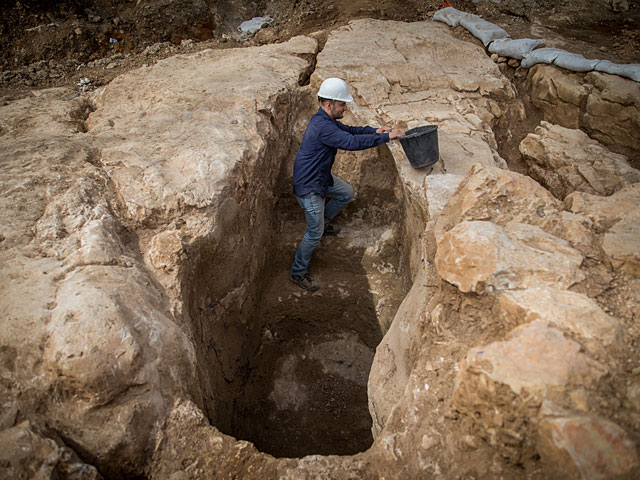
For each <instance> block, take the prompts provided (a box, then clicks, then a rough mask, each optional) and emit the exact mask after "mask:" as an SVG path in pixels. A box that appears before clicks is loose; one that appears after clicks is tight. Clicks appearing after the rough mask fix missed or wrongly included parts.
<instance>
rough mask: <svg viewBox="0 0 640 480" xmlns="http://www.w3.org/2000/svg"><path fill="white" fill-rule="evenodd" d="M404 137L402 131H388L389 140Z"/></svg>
mask: <svg viewBox="0 0 640 480" xmlns="http://www.w3.org/2000/svg"><path fill="white" fill-rule="evenodd" d="M405 135H406V133H405V131H404V130H390V131H389V140H393V139H394V138H398V137H404V136H405Z"/></svg>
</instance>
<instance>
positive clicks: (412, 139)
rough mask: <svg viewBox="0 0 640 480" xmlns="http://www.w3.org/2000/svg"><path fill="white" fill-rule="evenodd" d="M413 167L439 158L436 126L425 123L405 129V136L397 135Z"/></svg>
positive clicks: (422, 165) (434, 161)
mask: <svg viewBox="0 0 640 480" xmlns="http://www.w3.org/2000/svg"><path fill="white" fill-rule="evenodd" d="M398 140H400V144H401V145H402V148H403V149H404V153H406V154H407V158H408V159H409V162H410V163H411V166H412V167H413V168H422V167H428V166H429V165H433V164H434V163H436V162H437V161H438V159H439V158H440V152H439V151H438V126H437V125H425V126H422V127H416V128H412V129H411V130H407V132H406V136H404V137H398Z"/></svg>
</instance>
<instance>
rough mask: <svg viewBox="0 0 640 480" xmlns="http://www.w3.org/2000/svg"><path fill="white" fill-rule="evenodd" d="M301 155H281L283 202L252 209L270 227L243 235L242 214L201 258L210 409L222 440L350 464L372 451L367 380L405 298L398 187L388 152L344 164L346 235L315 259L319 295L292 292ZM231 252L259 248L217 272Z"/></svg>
mask: <svg viewBox="0 0 640 480" xmlns="http://www.w3.org/2000/svg"><path fill="white" fill-rule="evenodd" d="M308 112H309V110H307V111H305V112H304V115H308ZM307 118H308V117H307ZM296 149H297V142H296V141H295V140H294V141H292V142H291V145H290V146H289V148H288V150H287V151H286V152H284V151H281V152H280V154H281V155H282V156H281V159H280V160H279V161H280V162H281V165H282V170H281V173H280V175H279V177H278V178H276V179H275V181H274V182H273V187H272V188H273V189H274V191H275V192H277V195H275V196H272V197H271V199H269V198H270V197H269V195H268V194H265V200H264V202H259V201H258V202H256V204H257V205H258V206H259V207H260V210H259V211H258V212H257V217H258V218H263V219H264V222H263V225H260V226H254V227H253V228H251V229H250V231H248V232H243V231H242V230H241V229H240V228H239V227H237V225H242V224H243V218H244V217H242V214H240V213H239V214H238V215H237V216H236V220H235V222H233V223H234V225H236V230H233V229H231V230H230V232H231V234H230V238H227V239H225V241H223V242H221V243H220V244H219V245H217V246H215V245H214V246H210V247H208V249H207V248H203V251H202V252H201V254H200V260H201V262H200V264H199V265H198V266H197V267H196V269H195V275H196V278H197V279H198V281H197V282H194V285H196V287H195V289H194V291H193V292H191V308H190V317H191V320H192V323H193V325H192V329H193V331H194V336H195V338H196V340H197V355H198V368H199V372H198V373H199V377H200V382H201V385H202V388H203V392H204V399H203V407H204V410H205V411H206V412H207V414H208V416H209V418H210V421H211V423H212V424H213V425H215V426H216V427H218V428H219V429H220V430H221V431H222V432H224V433H226V434H228V435H231V436H233V437H235V438H237V439H242V440H249V441H251V442H253V443H254V444H255V445H256V447H257V448H258V449H260V450H261V451H263V452H266V453H269V454H272V455H274V456H276V457H301V456H304V455H309V454H322V455H330V454H338V455H349V454H354V453H357V452H361V451H364V450H366V449H367V448H368V447H369V446H370V445H371V443H372V441H373V438H372V434H371V425H372V420H371V417H370V414H369V411H368V402H367V381H368V377H369V371H370V368H371V364H372V361H373V356H374V353H375V348H376V346H377V344H378V343H379V342H380V340H381V339H382V337H383V335H384V333H385V332H386V330H387V329H388V328H389V326H390V324H391V321H392V320H393V316H394V314H395V312H396V310H397V308H398V306H399V305H400V302H401V301H402V299H403V298H404V295H405V294H406V292H407V290H408V287H409V279H408V271H407V268H406V266H405V263H406V254H405V253H404V251H403V246H402V239H403V238H404V237H405V233H404V226H403V221H402V220H401V219H402V218H403V214H402V211H403V201H402V194H401V187H400V186H399V183H398V178H397V175H396V171H395V167H394V165H393V160H392V158H391V155H390V153H389V151H388V149H387V148H386V147H384V146H383V147H380V148H377V149H371V150H367V151H365V152H357V153H342V154H339V156H338V159H337V161H336V165H335V166H334V173H336V174H337V175H339V176H340V177H341V178H343V179H344V180H346V181H347V182H349V183H350V184H351V185H352V186H353V187H354V189H355V190H356V198H355V200H354V201H353V202H352V203H351V204H350V205H348V206H347V208H346V210H345V211H344V212H343V213H342V214H341V216H340V217H339V218H338V219H336V223H337V224H339V225H340V226H341V227H342V228H343V230H342V232H341V234H340V235H339V236H338V237H325V238H323V239H322V241H321V243H320V245H319V247H318V248H317V249H316V251H315V252H314V257H313V260H312V263H311V266H310V272H311V273H312V274H313V276H314V278H316V279H317V280H318V282H319V283H320V284H321V288H320V290H318V291H316V292H307V291H304V290H302V289H300V288H299V287H298V286H296V285H293V284H292V283H291V282H290V281H289V267H290V265H291V261H292V259H293V255H294V253H295V248H296V245H297V242H298V241H299V240H300V238H301V237H302V234H303V233H304V223H305V220H304V212H303V211H302V209H301V208H300V207H299V206H298V204H297V202H296V200H295V197H294V196H293V194H292V193H291V183H290V182H291V180H290V175H291V168H292V161H293V158H294V157H295V150H296ZM282 158H284V160H282ZM276 161H277V160H276ZM268 189H269V187H268V182H267V188H265V189H264V191H265V192H266V191H268ZM258 194H259V189H258ZM239 211H242V209H239ZM245 215H247V217H250V216H251V214H249V213H246V214H245ZM253 215H256V212H254V214H253ZM251 235H253V236H254V242H251V241H247V240H246V238H245V237H247V236H249V237H251ZM256 235H259V236H260V237H261V238H263V240H262V241H259V240H255V238H256V237H255V236H256ZM226 242H229V244H234V242H235V244H236V245H237V248H236V251H237V250H238V249H242V248H244V247H245V246H246V245H248V244H252V243H253V244H252V248H248V249H247V250H245V253H246V255H242V254H240V255H237V256H234V255H233V254H231V253H229V252H231V250H228V251H227V252H226V253H228V254H229V256H228V257H227V260H228V261H227V262H226V263H225V264H221V263H220V259H221V256H222V257H223V258H224V255H225V251H223V250H222V249H223V248H225V247H224V245H225V244H226ZM216 259H218V262H217V263H216V261H215V260H216ZM234 262H237V263H234ZM212 265H217V266H216V267H212ZM243 269H244V271H243ZM253 272H255V274H254V273H253ZM198 277H199V278H198ZM243 279H252V281H251V282H248V281H247V282H244V283H243Z"/></svg>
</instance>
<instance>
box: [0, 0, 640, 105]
mask: <svg viewBox="0 0 640 480" xmlns="http://www.w3.org/2000/svg"><path fill="white" fill-rule="evenodd" d="M5 3H8V5H6V6H3V15H2V20H1V22H2V23H1V24H0V28H1V32H2V36H1V48H0V64H1V65H2V74H1V75H0V101H7V100H10V99H13V98H20V97H22V96H25V95H27V94H28V93H29V92H30V91H31V90H32V89H39V88H47V87H54V86H73V87H74V88H76V89H77V91H78V93H82V92H86V91H89V90H92V89H95V88H97V87H99V86H101V85H104V84H105V83H108V82H109V81H111V80H112V79H113V78H114V77H116V76H117V75H119V74H121V73H122V72H123V71H127V70H130V69H134V68H139V67H140V66H143V65H150V64H153V63H155V62H157V61H158V60H159V59H162V58H165V57H167V56H170V55H174V54H177V53H188V52H193V51H197V50H202V49H205V48H231V47H242V46H250V45H256V44H263V43H272V42H282V41H286V40H288V39H289V38H291V37H293V36H296V35H305V34H309V33H312V32H319V31H328V30H331V29H334V28H337V27H339V26H341V25H345V24H346V23H348V22H349V21H351V20H354V19H357V18H377V19H390V20H400V21H406V22H414V21H421V20H427V19H429V18H431V17H432V16H433V14H434V13H435V12H436V11H437V10H438V9H439V8H441V7H442V4H443V2H441V1H434V0H431V1H417V0H408V1H402V0H382V1H379V2H375V3H371V2H367V1H364V0H352V1H348V2H347V1H338V0H322V1H310V0H296V1H293V0H272V1H267V0H262V1H256V2H250V3H247V2H239V1H234V0H226V1H218V2H205V1H204V0H167V1H164V2H150V1H137V2H133V1H131V0H129V1H125V2H115V1H113V0H93V1H90V2H82V3H78V2H74V1H69V0H67V1H62V2H36V1H34V0H23V1H16V2H5ZM450 3H451V4H452V5H453V6H454V7H455V8H457V9H459V10H462V11H465V12H469V13H476V14H479V15H481V16H482V17H483V18H485V19H486V20H488V21H490V22H494V23H496V24H498V25H500V26H501V27H503V28H504V29H505V30H507V32H509V33H510V35H511V36H512V37H513V38H523V37H534V38H545V39H546V40H548V41H549V42H550V43H551V44H553V45H554V46H561V47H562V48H564V49H566V50H568V51H571V52H575V53H580V54H582V55H584V56H586V57H589V58H602V59H607V60H611V61H613V62H617V63H637V62H639V61H640V53H639V52H640V32H639V29H638V27H639V26H640V6H639V5H638V4H637V2H629V3H630V8H629V10H628V11H625V12H613V11H612V10H611V8H610V7H609V6H608V5H607V2H603V1H595V0H592V1H586V2H582V1H565V2H556V1H550V0H547V1H543V2H526V1H514V0H512V1H505V2H500V3H499V4H497V3H495V2H491V1H470V0H465V1H457V2H450ZM254 16H271V17H272V18H273V19H274V21H273V23H272V24H271V25H269V26H268V27H266V28H263V29H262V30H260V31H259V32H258V33H257V34H256V35H255V36H254V37H253V38H242V37H241V35H240V33H239V32H238V30H237V27H238V25H239V24H240V23H241V22H242V21H244V20H248V19H251V18H252V17H254ZM457 30H460V31H459V34H460V35H467V36H468V37H469V40H470V41H477V40H475V39H473V38H472V37H470V36H469V35H468V34H467V33H466V31H465V30H464V29H462V28H459V29H457Z"/></svg>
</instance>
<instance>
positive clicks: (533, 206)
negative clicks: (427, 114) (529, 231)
mask: <svg viewBox="0 0 640 480" xmlns="http://www.w3.org/2000/svg"><path fill="white" fill-rule="evenodd" d="M560 210H562V204H561V203H560V202H559V201H558V200H556V199H555V198H553V196H552V195H550V194H549V192H548V191H547V190H545V189H544V188H543V187H541V186H540V185H539V184H538V183H536V182H535V181H533V180H531V179H530V178H529V177H526V176H524V175H521V174H519V173H516V172H511V171H508V170H503V169H501V168H496V167H485V166H481V165H474V166H473V168H472V169H471V170H470V171H469V173H468V175H467V177H466V178H465V179H464V181H463V182H462V183H461V184H460V187H459V188H458V190H457V191H456V193H455V195H453V197H452V198H451V199H450V200H449V203H448V204H447V205H446V206H445V208H444V209H443V211H442V214H441V215H440V216H439V217H438V219H437V223H436V226H435V229H434V231H435V235H436V239H440V238H441V237H442V235H444V234H445V233H446V232H448V231H449V230H450V229H451V228H453V227H454V226H455V225H457V224H458V223H460V222H462V221H465V220H468V221H472V220H484V221H491V222H493V223H496V224H498V225H505V224H507V223H509V222H519V223H529V224H531V225H544V223H546V222H547V221H548V217H550V216H553V215H557V214H558V212H559V211H560ZM545 217H547V218H545Z"/></svg>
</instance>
